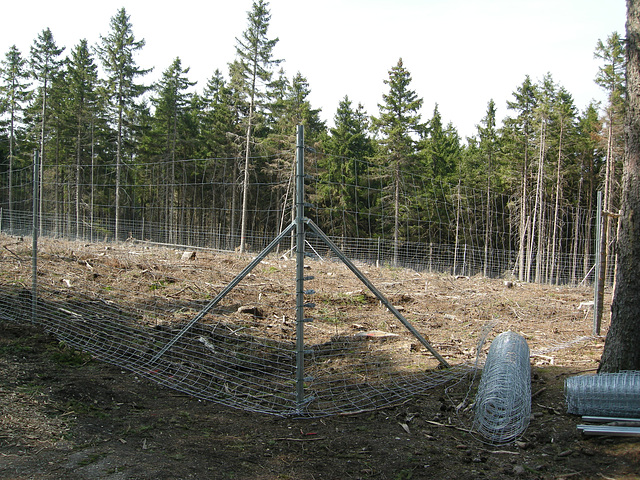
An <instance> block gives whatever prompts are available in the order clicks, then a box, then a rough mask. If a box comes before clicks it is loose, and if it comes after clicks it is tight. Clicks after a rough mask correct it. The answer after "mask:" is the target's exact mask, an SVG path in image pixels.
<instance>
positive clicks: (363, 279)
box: [305, 218, 451, 368]
mask: <svg viewBox="0 0 640 480" xmlns="http://www.w3.org/2000/svg"><path fill="white" fill-rule="evenodd" d="M305 223H307V224H308V225H309V226H310V227H311V229H312V230H313V231H314V232H315V233H316V234H317V235H318V236H319V237H320V238H321V239H322V240H323V241H324V242H325V243H326V244H327V245H328V246H329V248H330V249H331V250H332V251H333V253H335V254H336V255H337V256H338V258H339V259H340V260H341V261H342V262H344V264H345V265H346V266H347V267H348V268H349V270H351V271H352V272H353V273H354V274H355V276H356V277H358V278H359V279H360V281H361V282H362V283H364V284H365V286H366V287H367V288H368V289H369V290H370V291H371V293H373V294H374V295H375V296H376V297H378V300H380V301H381V302H382V304H383V305H384V306H385V307H387V309H388V310H389V311H390V312H391V313H393V314H394V315H395V317H396V318H397V319H398V320H400V322H401V323H402V324H403V325H404V326H405V327H406V328H407V329H408V330H409V331H410V332H411V333H412V334H413V335H414V336H415V337H416V338H417V339H418V341H419V342H420V343H421V344H422V345H424V346H425V348H426V349H427V350H429V352H431V354H432V355H433V356H434V357H436V359H437V360H438V361H439V362H440V364H441V365H442V366H443V367H446V368H449V367H451V365H449V363H448V362H447V361H446V360H445V359H444V358H443V357H442V355H440V354H439V353H438V352H437V351H436V349H435V348H433V346H432V345H431V344H430V343H429V342H428V341H427V339H426V338H424V337H423V336H422V334H421V333H420V332H418V330H416V328H415V327H414V326H413V325H411V322H409V320H407V319H406V318H404V317H403V316H402V314H401V313H400V312H399V311H398V309H397V308H396V307H394V306H393V305H392V304H391V302H389V300H387V298H386V297H385V296H384V295H383V294H382V292H380V291H379V290H378V289H377V288H376V287H375V285H373V283H371V282H370V281H369V279H368V278H367V277H366V276H365V275H364V274H363V273H362V272H361V271H360V270H359V269H358V267H356V266H355V265H354V264H353V262H352V261H351V260H349V258H347V256H346V255H345V254H344V253H342V251H340V249H339V248H338V246H337V245H336V244H335V243H333V241H332V240H331V239H330V238H329V237H327V235H326V234H325V233H324V232H323V231H322V230H321V229H320V227H318V226H317V225H316V224H315V223H314V222H313V220H310V219H308V218H306V219H305Z"/></svg>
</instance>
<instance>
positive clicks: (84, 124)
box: [65, 39, 100, 234]
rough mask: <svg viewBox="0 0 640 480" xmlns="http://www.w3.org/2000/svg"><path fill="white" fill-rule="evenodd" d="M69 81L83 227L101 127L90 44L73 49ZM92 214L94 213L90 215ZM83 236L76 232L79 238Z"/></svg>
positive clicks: (82, 42) (82, 43)
mask: <svg viewBox="0 0 640 480" xmlns="http://www.w3.org/2000/svg"><path fill="white" fill-rule="evenodd" d="M65 78H66V82H65V83H66V88H65V90H66V97H67V103H66V105H67V113H68V116H69V117H70V119H69V127H70V136H71V137H72V138H73V143H74V144H75V145H74V152H73V154H74V157H75V168H74V170H75V182H74V205H75V212H74V213H75V224H76V229H79V226H80V224H81V205H83V204H88V203H89V202H87V201H86V200H87V199H84V198H83V195H84V191H83V186H84V185H86V183H87V182H86V180H85V179H84V177H83V173H84V170H85V168H86V167H87V166H90V165H91V162H92V161H93V153H94V146H95V136H94V132H95V127H96V124H97V123H98V117H99V114H100V113H99V104H98V67H97V65H96V64H95V62H94V59H93V55H92V54H91V51H90V50H89V46H88V43H87V40H85V39H83V40H80V43H78V45H77V46H76V47H75V48H74V49H73V51H72V52H71V56H70V58H69V60H68V65H67V75H66V76H65ZM90 213H91V212H90ZM79 233H80V232H79V231H78V230H76V234H79Z"/></svg>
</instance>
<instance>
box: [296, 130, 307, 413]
mask: <svg viewBox="0 0 640 480" xmlns="http://www.w3.org/2000/svg"><path fill="white" fill-rule="evenodd" d="M295 224H296V404H297V408H298V411H300V410H301V408H302V406H303V404H304V322H305V315H304V307H305V304H304V249H305V245H304V240H305V235H304V229H305V222H304V127H303V126H302V125H298V127H297V130H296V220H295Z"/></svg>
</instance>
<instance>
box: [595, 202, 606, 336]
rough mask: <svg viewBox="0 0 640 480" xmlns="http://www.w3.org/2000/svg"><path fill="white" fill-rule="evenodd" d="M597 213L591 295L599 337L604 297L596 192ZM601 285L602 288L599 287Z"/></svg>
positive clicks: (596, 332)
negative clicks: (592, 289) (592, 290)
mask: <svg viewBox="0 0 640 480" xmlns="http://www.w3.org/2000/svg"><path fill="white" fill-rule="evenodd" d="M597 203H598V211H597V212H596V263H595V268H594V269H593V270H594V275H595V276H594V281H593V284H594V293H593V334H594V335H600V320H601V319H602V303H603V297H604V281H603V280H604V279H601V278H600V262H602V255H601V248H600V241H601V235H602V192H598V201H597ZM601 284H602V286H601Z"/></svg>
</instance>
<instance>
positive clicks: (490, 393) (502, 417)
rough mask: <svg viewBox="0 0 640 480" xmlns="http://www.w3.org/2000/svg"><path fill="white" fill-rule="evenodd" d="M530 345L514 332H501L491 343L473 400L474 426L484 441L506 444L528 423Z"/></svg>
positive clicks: (519, 433) (522, 430)
mask: <svg viewBox="0 0 640 480" xmlns="http://www.w3.org/2000/svg"><path fill="white" fill-rule="evenodd" d="M530 416H531V367H530V365H529V346H528V345H527V342H526V340H525V339H524V338H523V337H522V336H521V335H518V334H517V333H514V332H503V333H501V334H500V335H498V336H497V337H496V338H495V339H494V341H493V342H492V343H491V347H490V348H489V353H488V354H487V360H486V362H485V365H484V369H483V371H482V377H481V379H480V385H479V387H478V393H477V395H476V402H475V415H474V421H473V430H474V431H475V432H477V433H479V434H480V435H481V436H482V437H483V439H484V440H485V441H487V442H488V443H492V444H505V443H509V442H511V441H513V440H515V439H516V438H517V437H518V436H519V435H521V434H522V433H523V432H524V431H525V430H526V428H527V427H528V425H529V419H530Z"/></svg>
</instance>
